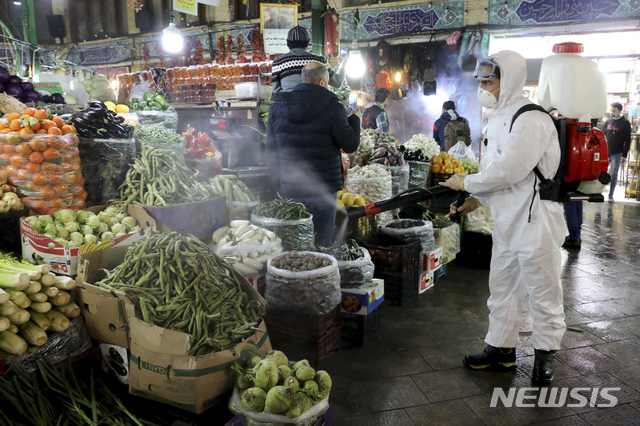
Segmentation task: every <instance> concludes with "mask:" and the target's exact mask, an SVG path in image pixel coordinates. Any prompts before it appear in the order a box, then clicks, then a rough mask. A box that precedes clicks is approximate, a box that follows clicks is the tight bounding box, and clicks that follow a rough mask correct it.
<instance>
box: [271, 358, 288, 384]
mask: <svg viewBox="0 0 640 426" xmlns="http://www.w3.org/2000/svg"><path fill="white" fill-rule="evenodd" d="M265 359H266V358H265ZM292 374H293V372H292V371H291V369H290V368H289V366H288V365H287V364H285V365H279V366H278V383H282V382H283V381H284V379H286V378H287V377H290V376H291V375H292Z"/></svg>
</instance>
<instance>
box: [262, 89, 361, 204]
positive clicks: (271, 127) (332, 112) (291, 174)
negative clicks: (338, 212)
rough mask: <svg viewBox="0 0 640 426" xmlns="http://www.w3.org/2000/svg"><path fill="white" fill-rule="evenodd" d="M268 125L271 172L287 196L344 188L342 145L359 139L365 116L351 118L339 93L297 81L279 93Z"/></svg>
mask: <svg viewBox="0 0 640 426" xmlns="http://www.w3.org/2000/svg"><path fill="white" fill-rule="evenodd" d="M274 100H275V102H274V103H273V105H271V108H269V122H268V124H267V156H268V161H269V169H270V170H269V171H270V173H271V177H272V180H273V183H274V187H275V189H276V190H278V191H280V193H281V194H283V195H286V196H287V197H308V196H316V195H318V196H320V195H325V194H329V193H335V192H338V191H340V190H341V189H342V187H343V181H342V161H341V156H340V149H342V150H344V152H346V153H352V152H354V151H355V150H356V149H357V148H358V145H359V144H360V119H359V118H358V117H356V116H353V115H352V116H350V117H347V114H346V111H345V109H344V106H342V105H341V104H340V102H339V101H338V98H337V96H336V95H334V94H333V93H332V92H330V91H329V90H327V89H325V88H324V87H322V86H317V85H312V84H305V83H302V84H298V85H297V86H296V87H295V88H294V89H293V90H292V91H290V92H279V93H275V94H274Z"/></svg>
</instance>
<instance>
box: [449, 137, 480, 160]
mask: <svg viewBox="0 0 640 426" xmlns="http://www.w3.org/2000/svg"><path fill="white" fill-rule="evenodd" d="M447 154H449V155H450V156H452V157H453V158H457V159H458V160H460V161H463V160H470V161H476V155H475V154H474V152H473V149H471V147H470V146H467V145H466V144H465V143H464V142H463V141H460V142H458V143H457V144H455V145H454V146H452V147H451V149H449V151H448V152H447Z"/></svg>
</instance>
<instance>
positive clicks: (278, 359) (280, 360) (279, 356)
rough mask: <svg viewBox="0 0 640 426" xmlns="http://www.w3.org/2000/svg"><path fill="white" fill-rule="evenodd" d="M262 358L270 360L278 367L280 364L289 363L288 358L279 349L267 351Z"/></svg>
mask: <svg viewBox="0 0 640 426" xmlns="http://www.w3.org/2000/svg"><path fill="white" fill-rule="evenodd" d="M264 359H270V360H272V361H273V362H274V363H275V364H276V366H278V367H280V366H281V365H287V364H288V363H289V359H288V358H287V356H286V355H285V354H284V353H283V352H281V351H269V352H268V353H267V356H265V357H264Z"/></svg>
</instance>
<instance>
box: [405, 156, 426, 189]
mask: <svg viewBox="0 0 640 426" xmlns="http://www.w3.org/2000/svg"><path fill="white" fill-rule="evenodd" d="M407 164H409V169H410V170H409V188H423V189H426V188H427V182H428V181H429V169H430V165H431V164H430V163H429V162H423V161H407Z"/></svg>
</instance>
